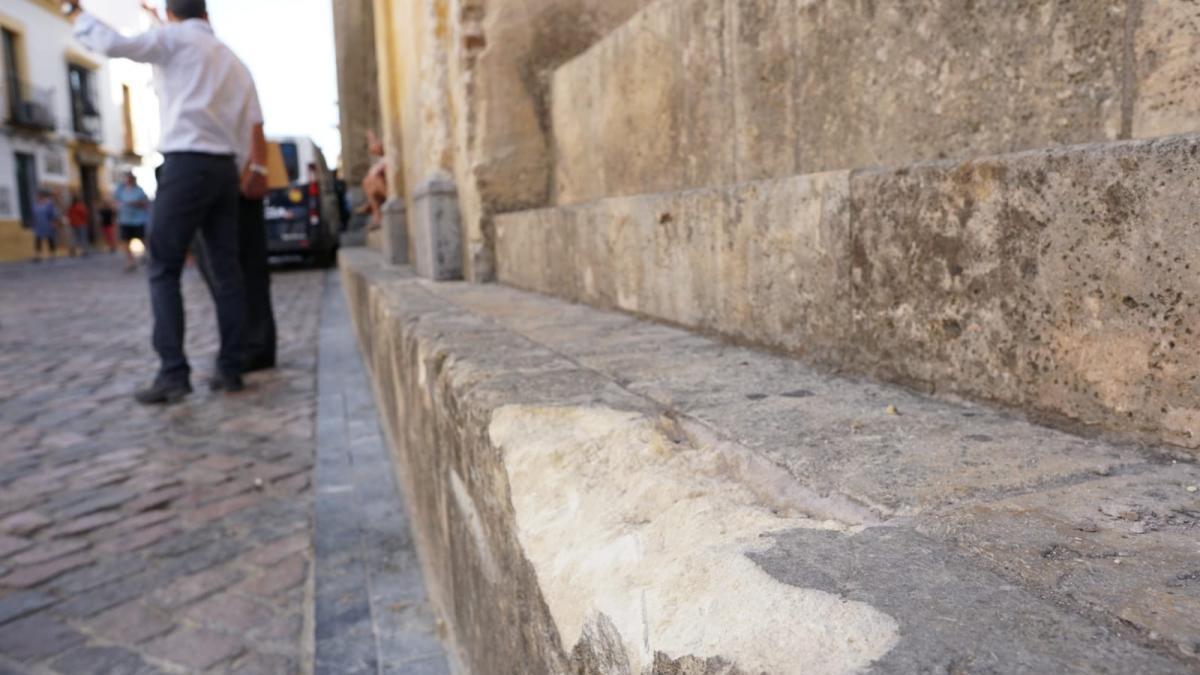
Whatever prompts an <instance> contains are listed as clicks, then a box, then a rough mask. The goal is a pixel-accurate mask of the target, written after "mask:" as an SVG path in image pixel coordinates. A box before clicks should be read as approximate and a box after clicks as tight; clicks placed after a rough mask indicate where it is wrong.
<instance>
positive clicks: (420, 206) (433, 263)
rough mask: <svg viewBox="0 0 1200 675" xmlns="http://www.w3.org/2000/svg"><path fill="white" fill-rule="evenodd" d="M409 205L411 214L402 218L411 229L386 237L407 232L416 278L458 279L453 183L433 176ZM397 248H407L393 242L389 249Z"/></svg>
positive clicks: (442, 176) (459, 261)
mask: <svg viewBox="0 0 1200 675" xmlns="http://www.w3.org/2000/svg"><path fill="white" fill-rule="evenodd" d="M412 203H413V212H412V214H411V217H410V218H406V219H407V220H408V222H409V223H411V225H410V228H411V229H406V228H404V227H397V228H394V231H393V232H392V234H390V235H389V237H398V236H400V234H399V233H402V232H406V231H409V232H411V234H412V248H413V264H414V266H415V267H416V270H417V274H419V275H421V276H423V277H425V278H426V279H433V280H435V281H444V280H447V279H461V278H462V269H463V257H462V221H461V219H460V215H459V210H458V190H457V189H456V188H455V186H454V181H453V179H451V178H450V177H449V176H447V175H445V174H441V173H438V174H434V175H433V176H431V177H430V178H429V179H427V180H426V181H424V182H423V183H421V185H420V186H419V187H418V188H417V191H416V192H415V193H414V194H413V198H412ZM401 213H403V211H401ZM401 225H403V222H401ZM400 245H407V242H405V241H399V242H395V243H394V244H393V245H392V247H391V248H395V247H397V246H400ZM385 250H390V249H385Z"/></svg>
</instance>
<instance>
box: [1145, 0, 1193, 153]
mask: <svg viewBox="0 0 1200 675" xmlns="http://www.w3.org/2000/svg"><path fill="white" fill-rule="evenodd" d="M1131 4H1132V5H1133V6H1134V7H1136V8H1137V9H1138V10H1140V16H1139V17H1138V22H1137V28H1136V33H1134V39H1133V41H1132V47H1131V52H1132V54H1131V55H1132V57H1133V58H1135V59H1136V69H1137V70H1136V73H1137V78H1136V81H1135V82H1134V83H1133V86H1134V87H1136V89H1137V94H1136V98H1134V100H1133V111H1132V114H1133V134H1134V136H1135V137H1136V138H1150V137H1153V136H1163V135H1166V134H1179V133H1188V132H1194V131H1196V130H1197V129H1200V95H1198V94H1197V93H1196V92H1197V91H1200V74H1197V72H1196V68H1195V64H1196V61H1197V59H1200V6H1198V5H1197V4H1196V3H1194V2H1187V1H1186V0H1137V2H1136V3H1131Z"/></svg>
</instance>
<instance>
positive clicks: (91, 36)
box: [68, 0, 268, 405]
mask: <svg viewBox="0 0 1200 675" xmlns="http://www.w3.org/2000/svg"><path fill="white" fill-rule="evenodd" d="M70 4H71V8H70V12H69V14H68V16H69V18H70V19H71V20H72V21H74V23H75V38H76V40H78V41H79V42H80V43H81V44H82V45H84V46H85V47H88V48H89V49H92V50H94V51H96V52H99V53H102V54H105V55H107V56H109V57H113V58H127V59H130V60H133V61H137V62H141V63H150V64H153V65H154V66H156V68H155V78H156V80H157V81H158V84H159V87H158V88H159V91H160V99H161V101H162V113H163V123H162V141H161V143H160V144H159V151H160V152H161V153H162V154H163V156H164V162H163V164H162V166H161V167H159V181H158V194H157V196H156V199H155V202H154V210H153V212H152V214H151V220H150V224H149V226H148V227H147V232H146V234H147V241H146V243H147V250H148V252H149V255H150V258H149V263H148V266H149V273H150V300H151V302H150V304H151V307H152V309H153V313H154V348H155V351H157V352H158V356H159V360H160V366H159V370H158V374H157V375H156V376H155V378H154V382H153V383H152V384H151V385H150V386H149V387H147V388H146V389H143V390H141V391H139V392H137V394H135V398H136V399H137V401H138V402H139V403H142V404H145V405H163V404H172V403H178V402H180V401H182V400H183V399H184V397H186V396H187V395H188V394H190V393H191V392H192V385H191V371H192V369H191V366H190V364H189V363H188V359H187V356H186V354H185V353H184V348H183V343H184V318H185V317H184V310H183V294H182V291H181V288H180V276H181V275H182V273H183V267H184V262H185V260H186V259H187V253H188V250H189V248H190V247H191V245H192V240H193V239H195V237H196V234H197V233H200V236H201V237H203V239H204V244H205V247H206V248H207V250H208V252H209V254H210V262H211V268H212V272H213V276H214V292H213V299H214V301H215V302H216V305H217V323H218V324H219V327H220V333H221V349H220V353H219V354H218V356H217V368H216V371H215V372H214V374H213V376H212V378H211V379H210V380H209V388H210V389H212V390H213V391H221V392H226V393H234V392H238V391H242V390H243V389H244V388H245V384H244V383H243V381H242V372H243V371H242V359H243V349H242V339H243V335H242V331H243V324H244V321H245V312H246V292H245V287H244V285H243V281H242V269H241V264H240V263H239V262H238V193H239V191H240V192H241V193H242V194H244V195H248V196H252V197H256V198H262V196H263V195H264V194H265V193H266V176H267V173H268V171H267V168H266V166H265V164H266V141H265V139H263V141H262V143H255V144H254V145H253V146H252V147H251V149H250V157H249V162H248V164H247V168H248V169H249V171H248V172H246V173H242V174H241V175H240V176H239V172H240V169H241V167H239V166H238V162H237V159H236V156H237V155H238V154H239V153H241V152H242V151H243V150H244V149H245V147H246V145H247V142H248V139H247V138H245V137H243V136H242V135H241V129H242V121H243V120H245V119H249V120H251V121H252V123H253V124H254V126H255V135H256V137H258V138H261V136H262V111H261V109H249V107H250V106H252V105H253V104H254V103H256V102H257V99H251V98H250V97H248V96H247V92H248V91H251V90H252V88H253V86H254V85H253V81H252V80H251V78H250V71H249V70H248V69H247V68H246V66H245V64H243V63H242V62H241V60H239V59H238V58H237V56H236V55H235V54H234V53H233V51H232V50H230V49H229V47H227V46H226V45H225V44H224V43H223V42H221V41H220V40H218V39H217V37H216V36H215V35H214V34H213V29H212V26H211V25H210V24H209V22H208V8H207V5H206V3H205V1H204V0H167V19H168V23H167V24H166V25H164V26H160V27H157V28H154V29H151V30H149V31H147V32H145V33H141V34H139V35H133V36H125V35H122V34H121V33H119V32H117V31H116V30H114V29H113V28H112V27H110V26H108V25H107V24H105V23H104V22H102V21H100V20H99V19H97V18H96V17H94V16H92V15H91V14H89V13H88V12H86V11H83V10H82V8H81V7H80V3H79V2H71V3H70Z"/></svg>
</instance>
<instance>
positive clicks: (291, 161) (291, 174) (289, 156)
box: [279, 143, 300, 183]
mask: <svg viewBox="0 0 1200 675" xmlns="http://www.w3.org/2000/svg"><path fill="white" fill-rule="evenodd" d="M279 152H280V153H281V154H282V155H283V165H284V166H285V167H286V168H287V175H288V182H289V183H295V182H296V181H298V180H300V150H299V148H297V147H296V144H295V143H280V144H279Z"/></svg>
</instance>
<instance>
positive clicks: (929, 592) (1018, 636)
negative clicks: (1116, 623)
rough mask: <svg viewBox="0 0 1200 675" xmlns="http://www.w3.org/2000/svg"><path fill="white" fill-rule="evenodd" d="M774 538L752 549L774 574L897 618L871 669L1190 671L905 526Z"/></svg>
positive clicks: (805, 532) (1114, 674) (785, 534)
mask: <svg viewBox="0 0 1200 675" xmlns="http://www.w3.org/2000/svg"><path fill="white" fill-rule="evenodd" d="M770 538H771V539H772V540H773V541H774V545H773V546H772V547H771V548H769V549H768V550H766V551H765V552H762V553H754V554H751V558H753V559H754V561H755V562H757V563H758V564H759V565H761V566H762V568H763V569H764V570H765V571H766V572H767V573H768V574H770V575H772V576H773V577H775V578H777V579H780V580H782V581H784V582H786V583H789V584H794V585H797V586H802V587H808V588H821V589H825V590H828V591H830V592H834V593H838V594H839V595H841V596H842V597H845V598H847V599H851V600H863V601H866V602H869V603H871V604H872V605H875V606H877V607H880V608H881V609H883V610H884V611H886V612H888V613H889V614H891V615H892V616H894V617H896V619H897V621H898V622H899V623H900V626H901V630H902V631H903V633H904V639H902V640H901V641H900V643H899V644H898V645H897V646H896V648H895V649H893V650H892V651H890V652H888V654H887V655H886V656H884V657H883V658H882V659H880V660H878V661H876V662H875V663H873V664H872V665H871V668H870V669H869V670H868V671H867V672H871V673H914V672H916V673H921V672H926V673H931V672H932V673H936V672H946V673H955V672H968V673H974V672H985V673H987V672H992V673H1057V672H1069V671H1072V670H1078V671H1081V672H1090V673H1110V674H1112V675H1118V674H1120V673H1145V674H1146V675H1149V674H1151V673H1187V672H1191V668H1190V667H1189V666H1188V665H1186V664H1184V663H1181V662H1178V661H1174V660H1172V659H1170V658H1168V657H1166V656H1163V655H1159V654H1154V653H1152V652H1149V651H1146V650H1142V649H1138V648H1136V647H1133V646H1132V645H1131V644H1130V643H1129V642H1127V641H1125V640H1124V639H1122V638H1121V637H1120V636H1119V634H1118V633H1116V632H1115V631H1113V630H1107V629H1104V628H1102V627H1099V626H1097V625H1095V624H1093V623H1091V622H1089V621H1087V620H1086V619H1084V618H1082V617H1079V616H1077V615H1072V614H1070V613H1067V612H1065V611H1063V610H1061V609H1059V608H1058V607H1056V606H1054V605H1053V604H1051V603H1049V602H1046V601H1044V600H1041V599H1040V598H1038V596H1037V595H1036V594H1034V593H1030V592H1029V591H1026V590H1023V589H1020V588H1017V587H1014V586H1012V585H1009V584H1006V583H1004V580H1003V579H1002V578H1000V577H998V576H996V575H995V574H992V573H990V572H988V571H985V570H980V569H977V568H975V567H974V566H972V565H971V564H970V562H969V561H968V560H966V559H964V558H962V557H960V556H959V555H957V554H955V553H954V552H953V551H951V550H948V549H947V548H945V547H943V546H941V545H939V544H938V543H936V542H934V541H930V540H928V539H925V538H923V537H921V536H920V535H917V534H915V533H913V532H912V531H911V530H909V529H906V528H902V527H877V528H871V529H868V530H866V531H864V532H861V533H859V534H856V535H852V536H845V535H841V534H838V533H834V532H820V531H812V530H799V531H794V532H779V533H775V534H772V535H770Z"/></svg>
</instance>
